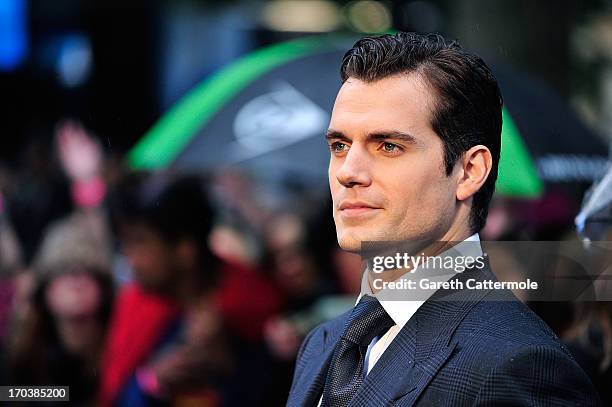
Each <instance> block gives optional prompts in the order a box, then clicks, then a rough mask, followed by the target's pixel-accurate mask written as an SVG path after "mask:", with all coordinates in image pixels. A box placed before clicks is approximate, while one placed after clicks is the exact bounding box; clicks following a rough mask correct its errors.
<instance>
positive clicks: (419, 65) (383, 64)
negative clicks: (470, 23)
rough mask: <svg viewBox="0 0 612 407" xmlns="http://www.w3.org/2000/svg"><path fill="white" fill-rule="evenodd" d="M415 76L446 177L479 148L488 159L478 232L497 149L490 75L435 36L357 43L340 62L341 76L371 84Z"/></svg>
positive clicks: (498, 105) (474, 219)
mask: <svg viewBox="0 0 612 407" xmlns="http://www.w3.org/2000/svg"><path fill="white" fill-rule="evenodd" d="M402 73H416V74H418V75H420V76H421V77H422V78H423V79H424V80H425V81H426V83H427V84H428V85H429V86H430V88H431V89H432V90H433V91H434V95H435V100H436V102H435V106H434V107H433V112H432V117H431V126H432V128H433V130H434V131H435V132H436V133H437V134H438V136H439V137H440V138H441V139H442V142H443V144H444V166H445V169H446V174H447V175H450V174H451V172H452V170H453V167H454V165H455V163H456V162H457V160H458V159H459V158H460V157H461V155H462V154H463V153H464V152H466V151H467V150H469V149H470V148H471V147H473V146H475V145H478V144H482V145H484V146H486V147H488V148H489V150H490V151H491V155H492V156H493V166H492V168H491V172H490V174H489V176H488V178H487V180H486V181H485V183H484V185H483V186H482V187H481V188H480V190H479V191H478V192H477V193H476V194H475V195H474V199H473V202H472V209H471V213H470V228H471V229H472V231H473V232H478V231H480V230H481V229H482V228H483V227H484V225H485V223H486V219H487V214H488V211H489V203H490V202H491V197H492V196H493V191H494V190H495V181H496V180H497V166H498V162H499V154H500V148H501V127H502V113H501V111H502V104H503V100H502V96H501V92H500V90H499V86H498V85H497V81H496V80H495V77H494V76H493V73H492V72H491V70H490V69H489V67H488V66H487V65H486V64H485V63H484V61H483V60H482V59H481V58H479V57H478V56H476V55H474V54H471V53H469V52H467V51H465V50H464V49H462V48H461V46H460V45H459V43H458V42H457V41H448V40H446V39H445V38H444V37H442V36H441V35H438V34H417V33H409V32H399V33H397V34H394V35H390V34H385V35H381V36H374V37H366V38H362V39H361V40H359V41H357V42H356V43H355V45H353V48H351V49H350V50H349V51H348V52H347V53H346V54H345V55H344V58H343V60H342V66H341V68H340V76H341V78H342V82H343V83H344V82H345V81H346V80H347V79H348V78H356V79H359V80H361V81H364V82H375V81H377V80H380V79H384V78H387V77H389V76H392V75H397V74H402Z"/></svg>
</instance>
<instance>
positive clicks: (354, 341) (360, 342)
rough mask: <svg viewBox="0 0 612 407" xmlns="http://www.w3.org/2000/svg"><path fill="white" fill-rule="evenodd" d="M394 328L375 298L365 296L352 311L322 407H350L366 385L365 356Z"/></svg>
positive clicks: (337, 352) (335, 349)
mask: <svg viewBox="0 0 612 407" xmlns="http://www.w3.org/2000/svg"><path fill="white" fill-rule="evenodd" d="M393 325H395V323H394V322H393V320H392V319H391V317H390V316H389V314H387V312H386V311H385V310H384V308H383V307H382V305H380V302H378V300H377V299H376V298H375V297H372V296H369V295H364V296H363V297H361V300H359V303H358V304H357V305H356V306H355V308H353V311H352V312H351V315H350V317H349V319H348V321H347V323H346V325H345V327H344V332H343V333H342V337H341V338H340V340H339V341H338V343H337V344H336V347H335V348H334V353H333V354H332V358H331V361H330V364H329V368H328V370H327V378H326V380H325V387H324V388H323V399H322V402H321V407H342V406H347V405H348V404H349V402H350V401H351V399H352V398H353V396H355V394H356V393H357V390H359V387H360V386H361V384H362V383H363V378H364V373H363V368H364V363H365V360H364V359H365V354H366V352H367V350H368V345H369V344H370V342H372V340H373V339H374V338H375V337H377V336H378V335H379V334H381V333H383V332H385V331H386V330H387V329H389V328H390V327H392V326H393Z"/></svg>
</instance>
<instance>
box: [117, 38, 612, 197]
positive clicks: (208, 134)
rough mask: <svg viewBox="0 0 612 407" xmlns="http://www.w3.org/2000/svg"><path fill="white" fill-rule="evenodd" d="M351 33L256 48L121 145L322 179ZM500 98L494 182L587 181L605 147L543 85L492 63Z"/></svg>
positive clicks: (197, 165) (163, 162)
mask: <svg viewBox="0 0 612 407" xmlns="http://www.w3.org/2000/svg"><path fill="white" fill-rule="evenodd" d="M353 42H354V39H347V38H337V37H309V38H302V39H298V40H294V41H290V42H286V43H282V44H277V45H273V46H270V47H267V48H264V49H260V50H257V51H255V52H253V53H251V54H249V55H247V56H246V57H243V58H242V59H240V60H238V61H237V62H235V63H234V64H232V65H230V66H229V67H227V68H225V69H223V70H221V71H220V72H218V73H217V74H216V75H214V76H213V77H211V78H209V79H207V80H206V81H204V82H203V83H202V84H200V85H199V86H197V87H196V88H195V89H194V90H193V91H191V92H190V93H189V94H188V95H187V96H185V97H184V98H183V99H182V100H181V101H179V102H178V103H177V104H176V105H175V106H174V107H173V108H172V109H171V110H170V111H168V112H167V113H166V114H165V115H164V116H163V117H162V118H161V119H160V121H159V122H158V123H156V124H155V125H154V126H153V128H152V129H151V130H150V131H149V132H148V133H147V134H146V135H145V136H144V137H143V139H142V140H141V141H140V142H139V143H138V144H137V145H136V146H135V147H134V148H133V150H132V151H131V152H130V154H129V162H130V164H131V165H132V167H134V168H142V169H156V168H162V167H166V166H172V167H175V168H179V169H189V170H194V169H196V170H210V169H216V168H220V167H225V166H239V167H244V168H248V169H249V170H251V171H255V172H257V173H259V174H264V175H266V176H268V177H269V176H272V177H286V176H288V175H299V176H301V177H303V178H306V179H310V180H314V181H321V182H324V181H325V180H326V171H327V164H328V159H329V152H328V151H327V145H326V143H325V141H324V139H323V135H324V133H325V130H326V129H327V125H328V123H329V117H330V112H331V109H332V107H333V102H334V100H335V96H336V93H337V91H338V89H339V88H340V85H341V84H340V78H339V72H338V69H339V66H340V61H341V60H342V56H343V55H344V53H345V52H346V50H347V49H349V48H350V46H351V45H352V43H353ZM495 73H496V76H497V77H498V80H499V83H500V87H501V89H502V93H503V95H504V99H505V102H506V108H505V109H504V128H503V131H502V160H501V162H500V170H499V172H500V174H499V179H498V183H497V190H498V192H500V193H502V194H505V195H511V196H538V195H539V194H540V193H541V192H542V191H543V185H544V182H555V183H556V182H568V181H569V182H587V183H590V182H592V180H593V179H594V177H595V176H596V175H597V174H598V173H600V172H601V171H602V169H603V166H604V165H605V163H606V147H605V144H604V143H603V142H601V141H600V140H599V139H598V138H597V137H595V136H594V135H593V134H592V133H591V132H590V131H589V130H588V129H586V128H585V127H584V126H583V125H582V124H581V123H580V122H579V120H578V119H577V118H576V117H575V115H574V114H573V113H572V112H571V111H570V110H569V109H568V108H567V107H566V106H565V105H564V104H563V103H562V102H561V101H560V100H559V98H557V97H556V96H555V95H554V94H552V93H551V92H549V91H547V90H546V89H545V88H544V87H543V86H541V85H539V84H538V83H536V82H534V81H531V80H529V79H528V78H525V77H522V76H519V75H516V74H514V73H512V72H511V71H510V70H507V69H495Z"/></svg>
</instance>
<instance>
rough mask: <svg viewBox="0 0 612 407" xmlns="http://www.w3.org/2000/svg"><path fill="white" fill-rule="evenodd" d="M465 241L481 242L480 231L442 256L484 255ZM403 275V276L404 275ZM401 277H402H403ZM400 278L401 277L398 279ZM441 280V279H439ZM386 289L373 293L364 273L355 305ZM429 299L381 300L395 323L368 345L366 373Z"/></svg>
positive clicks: (378, 295)
mask: <svg viewBox="0 0 612 407" xmlns="http://www.w3.org/2000/svg"><path fill="white" fill-rule="evenodd" d="M464 242H480V236H479V235H478V233H475V234H473V235H472V236H470V237H468V238H467V239H465V240H464V241H463V242H461V243H459V244H457V245H455V246H453V247H452V250H448V251H446V252H444V253H442V254H441V255H440V256H465V257H468V256H470V257H478V256H481V255H482V248H481V247H480V244H473V243H472V244H463V243H464ZM402 277H403V276H402ZM402 277H400V279H401V278H402ZM451 277H452V274H448V275H445V276H443V278H444V279H445V280H449V279H450V278H451ZM398 280H399V279H398ZM438 280H439V279H438ZM385 290H388V289H384V290H381V291H379V292H377V293H376V294H374V293H372V288H371V287H370V282H369V280H368V273H367V272H365V273H363V278H362V279H361V293H360V294H359V297H357V301H356V302H355V305H357V303H359V300H360V299H361V297H362V296H364V295H366V294H367V295H372V296H374V297H382V294H384V293H385ZM434 292H435V291H434V290H428V291H427V294H425V295H426V296H427V297H431V296H432V295H433V294H434ZM426 300H427V298H423V294H421V295H420V299H419V300H418V301H403V300H384V299H381V300H380V305H382V307H383V308H384V309H385V311H387V314H389V316H390V317H391V319H392V320H393V322H395V325H393V326H392V327H391V328H389V330H387V332H386V333H384V334H383V335H381V336H379V337H376V338H374V339H373V340H372V342H371V343H370V345H369V346H368V351H367V352H366V355H365V368H366V369H367V370H366V375H367V374H369V373H370V371H371V370H372V368H373V367H374V365H375V364H376V362H378V359H380V357H381V356H382V354H383V353H384V352H385V350H387V348H388V347H389V345H390V344H391V342H393V339H395V337H396V336H397V334H398V333H399V332H400V331H401V330H402V328H403V327H404V326H405V325H406V323H407V322H408V321H409V320H410V318H412V316H413V315H414V314H415V313H416V312H417V310H418V309H419V308H420V307H421V305H423V303H424V302H425V301H426ZM322 399H323V396H321V398H320V399H319V404H318V406H320V405H321V401H322Z"/></svg>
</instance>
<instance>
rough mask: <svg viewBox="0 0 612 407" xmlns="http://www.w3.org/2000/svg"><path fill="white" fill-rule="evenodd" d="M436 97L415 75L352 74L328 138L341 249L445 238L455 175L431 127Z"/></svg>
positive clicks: (340, 96)
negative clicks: (374, 77) (364, 77)
mask: <svg viewBox="0 0 612 407" xmlns="http://www.w3.org/2000/svg"><path fill="white" fill-rule="evenodd" d="M433 106H434V95H433V93H432V91H431V90H430V89H429V88H428V87H427V85H426V84H425V82H424V81H423V80H422V79H421V78H420V77H419V76H418V75H416V74H408V75H397V76H392V77H389V78H385V79H381V80H378V81H375V82H372V83H365V82H362V81H360V80H357V79H354V78H349V79H348V80H347V81H346V82H345V83H344V85H343V86H342V88H341V89H340V92H339V93H338V96H337V98H336V103H335V105H334V109H333V112H332V117H331V123H330V126H329V130H328V134H327V139H328V144H329V145H330V149H331V158H330V163H329V185H330V189H331V194H332V198H333V203H334V207H333V211H334V213H333V215H334V220H335V223H336V232H337V236H338V243H339V244H340V246H341V247H342V248H343V249H345V250H349V251H359V250H360V247H361V243H362V242H365V241H406V240H435V239H443V238H444V237H445V233H446V231H448V230H449V228H450V226H451V224H452V223H453V220H454V219H453V218H454V217H455V215H456V202H457V201H456V191H457V183H458V179H457V178H458V177H457V176H456V175H455V172H453V174H451V176H447V175H446V172H445V170H444V153H443V143H442V140H441V139H440V138H439V137H438V135H437V134H436V133H435V132H434V130H433V129H432V127H431V124H430V120H431V116H432V109H433Z"/></svg>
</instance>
